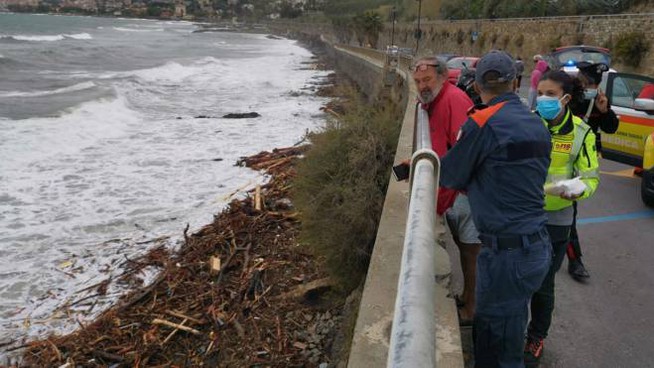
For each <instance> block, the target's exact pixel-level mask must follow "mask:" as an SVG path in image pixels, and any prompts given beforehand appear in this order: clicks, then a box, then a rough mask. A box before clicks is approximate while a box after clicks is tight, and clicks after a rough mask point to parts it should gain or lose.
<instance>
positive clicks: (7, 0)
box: [0, 0, 39, 9]
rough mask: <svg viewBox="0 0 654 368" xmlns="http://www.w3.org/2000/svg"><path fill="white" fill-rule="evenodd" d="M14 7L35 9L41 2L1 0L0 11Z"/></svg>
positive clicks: (32, 0) (33, 0)
mask: <svg viewBox="0 0 654 368" xmlns="http://www.w3.org/2000/svg"><path fill="white" fill-rule="evenodd" d="M14 6H16V7H25V8H35V7H37V6H39V0H0V9H9V8H10V7H14Z"/></svg>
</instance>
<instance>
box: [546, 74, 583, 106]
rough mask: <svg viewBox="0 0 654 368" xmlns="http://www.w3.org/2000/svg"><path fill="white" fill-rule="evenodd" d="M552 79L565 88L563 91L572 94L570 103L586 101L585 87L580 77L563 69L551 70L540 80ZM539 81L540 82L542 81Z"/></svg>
mask: <svg viewBox="0 0 654 368" xmlns="http://www.w3.org/2000/svg"><path fill="white" fill-rule="evenodd" d="M545 80H551V81H552V82H554V83H557V84H558V85H560V86H561V89H563V93H565V94H568V95H570V97H571V98H572V99H571V100H570V103H572V104H575V103H582V102H583V101H584V87H583V86H582V85H581V81H580V80H579V79H578V78H572V77H571V76H570V75H569V74H568V73H566V72H564V71H562V70H550V71H548V72H546V73H545V74H543V76H542V77H541V78H540V81H545ZM540 81H539V82H540Z"/></svg>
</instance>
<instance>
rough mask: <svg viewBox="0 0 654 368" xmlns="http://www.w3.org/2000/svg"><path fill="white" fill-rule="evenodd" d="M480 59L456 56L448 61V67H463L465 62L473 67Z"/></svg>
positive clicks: (469, 66)
mask: <svg viewBox="0 0 654 368" xmlns="http://www.w3.org/2000/svg"><path fill="white" fill-rule="evenodd" d="M478 60H479V59H476V58H455V59H452V60H450V61H448V62H447V68H448V69H463V63H466V66H467V67H468V68H473V67H474V66H475V65H477V61H478Z"/></svg>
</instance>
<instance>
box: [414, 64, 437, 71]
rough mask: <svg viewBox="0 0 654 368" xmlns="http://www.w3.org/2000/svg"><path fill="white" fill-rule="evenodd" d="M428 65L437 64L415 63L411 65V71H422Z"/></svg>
mask: <svg viewBox="0 0 654 368" xmlns="http://www.w3.org/2000/svg"><path fill="white" fill-rule="evenodd" d="M430 66H433V67H434V68H435V67H437V66H438V65H437V64H431V63H420V64H416V65H414V66H413V71H414V72H417V71H421V72H424V71H425V70H427V68H428V67H430Z"/></svg>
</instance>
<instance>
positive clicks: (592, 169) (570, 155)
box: [545, 109, 599, 211]
mask: <svg viewBox="0 0 654 368" xmlns="http://www.w3.org/2000/svg"><path fill="white" fill-rule="evenodd" d="M570 120H572V121H570ZM545 124H547V122H546V123H545ZM570 124H572V125H573V127H572V129H570ZM549 129H550V132H551V133H552V153H551V159H552V162H551V163H550V167H549V170H548V172H547V183H555V182H557V181H560V180H567V179H572V178H575V177H577V176H580V177H581V180H582V181H583V182H584V184H586V191H585V192H584V194H583V195H582V196H581V197H580V198H578V200H580V199H584V198H588V197H590V196H591V195H592V194H593V193H594V192H595V190H596V189H597V186H598V185H599V161H598V159H597V148H596V147H595V134H594V133H593V132H592V130H591V129H590V127H589V126H588V125H587V124H586V123H584V121H583V120H581V118H579V117H576V116H574V115H572V114H571V113H570V110H569V109H568V111H567V113H566V116H565V118H564V119H563V122H562V123H561V124H559V125H557V126H555V127H551V128H549ZM569 206H572V201H570V200H567V199H563V198H561V197H559V196H555V195H550V194H546V195H545V210H546V211H558V210H561V209H564V208H566V207H569Z"/></svg>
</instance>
